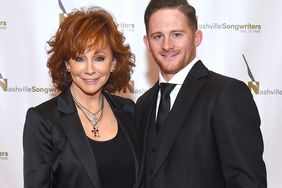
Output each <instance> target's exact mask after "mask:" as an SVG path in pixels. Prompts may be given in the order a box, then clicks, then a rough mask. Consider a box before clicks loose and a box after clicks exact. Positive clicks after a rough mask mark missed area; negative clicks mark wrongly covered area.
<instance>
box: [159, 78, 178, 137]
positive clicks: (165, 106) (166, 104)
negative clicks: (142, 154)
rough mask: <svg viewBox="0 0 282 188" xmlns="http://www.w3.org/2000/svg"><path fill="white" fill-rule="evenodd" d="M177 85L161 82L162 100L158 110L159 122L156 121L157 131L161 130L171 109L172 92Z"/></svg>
mask: <svg viewBox="0 0 282 188" xmlns="http://www.w3.org/2000/svg"><path fill="white" fill-rule="evenodd" d="M175 86H176V84H170V83H160V89H161V100H160V104H159V110H158V115H157V122H156V129H157V132H159V130H160V129H161V127H162V125H163V124H164V122H165V120H166V117H167V115H168V113H169V111H170V92H171V91H172V90H173V88H174V87H175Z"/></svg>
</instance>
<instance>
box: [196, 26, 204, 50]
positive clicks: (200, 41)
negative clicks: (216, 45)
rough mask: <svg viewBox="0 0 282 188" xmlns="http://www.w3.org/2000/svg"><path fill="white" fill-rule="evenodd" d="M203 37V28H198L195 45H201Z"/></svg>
mask: <svg viewBox="0 0 282 188" xmlns="http://www.w3.org/2000/svg"><path fill="white" fill-rule="evenodd" d="M202 39H203V32H202V31H201V30H197V31H196V32H195V41H194V42H195V46H196V47H198V46H200V44H201V43H202Z"/></svg>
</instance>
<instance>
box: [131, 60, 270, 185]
mask: <svg viewBox="0 0 282 188" xmlns="http://www.w3.org/2000/svg"><path fill="white" fill-rule="evenodd" d="M157 94H158V83H156V84H155V85H154V86H153V87H152V88H151V89H150V90H148V91H147V92H146V93H145V94H144V95H142V96H141V97H140V98H139V99H138V100H137V104H136V110H135V112H136V120H137V124H138V127H139V129H138V130H139V131H138V133H139V136H140V138H141V142H140V143H141V158H142V161H141V173H140V175H141V178H140V181H141V184H142V186H141V187H146V188H148V187H152V188H266V169H265V164H264V161H263V159H262V155H263V140H262V135H261V131H260V117H259V113H258V110H257V107H256V105H255V102H254V100H253V97H252V94H251V93H250V91H249V89H248V87H247V86H246V85H245V84H244V83H243V82H241V81H238V80H235V79H232V78H228V77H225V76H222V75H219V74H216V73H214V72H211V71H209V70H208V69H207V68H206V67H205V66H204V65H203V64H202V62H201V61H198V62H197V63H196V64H195V65H194V66H193V67H192V69H191V70H190V72H189V74H188V75H187V77H186V79H185V81H184V83H183V85H182V87H181V89H180V91H179V93H178V96H177V98H176V100H175V103H174V105H173V107H172V109H171V111H170V114H169V116H168V118H167V120H166V124H165V125H164V127H165V129H164V130H162V131H163V132H162V133H161V135H160V138H159V139H160V141H159V143H160V145H159V147H158V148H157V150H156V152H157V154H156V160H155V161H153V164H154V168H153V171H152V173H151V175H150V177H149V178H150V179H149V181H150V185H149V186H145V185H144V174H145V173H146V172H147V171H145V170H148V169H145V166H146V164H145V163H146V160H145V156H146V152H151V150H149V149H148V148H147V146H148V143H147V140H148V130H149V127H150V126H155V115H156V114H155V113H154V112H155V108H156V99H157ZM147 177H148V176H147Z"/></svg>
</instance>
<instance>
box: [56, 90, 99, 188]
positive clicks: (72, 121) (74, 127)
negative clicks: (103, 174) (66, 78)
mask: <svg viewBox="0 0 282 188" xmlns="http://www.w3.org/2000/svg"><path fill="white" fill-rule="evenodd" d="M58 110H60V111H61V112H63V113H65V115H64V116H63V118H61V119H60V120H59V123H60V125H61V126H62V128H63V130H64V131H65V133H66V135H67V138H68V140H69V141H70V143H71V145H72V146H73V149H74V152H75V153H76V155H77V157H78V158H79V159H80V161H81V163H82V165H83V166H84V168H85V170H86V172H87V173H88V175H89V177H90V179H91V181H92V183H93V185H94V187H95V188H101V183H100V180H99V173H98V169H97V166H96V159H95V156H94V154H93V152H92V149H91V146H90V144H89V142H88V140H87V137H86V135H85V132H84V130H83V127H82V125H81V122H80V119H79V117H78V114H77V112H76V108H75V105H74V103H73V99H72V96H71V93H70V90H67V91H65V92H63V93H62V94H61V95H60V96H59V97H58Z"/></svg>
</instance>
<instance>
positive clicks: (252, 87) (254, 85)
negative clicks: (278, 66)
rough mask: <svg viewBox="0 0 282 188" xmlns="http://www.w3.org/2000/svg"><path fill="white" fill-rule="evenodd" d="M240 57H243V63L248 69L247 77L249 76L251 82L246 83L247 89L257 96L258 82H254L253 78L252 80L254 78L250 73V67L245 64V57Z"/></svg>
mask: <svg viewBox="0 0 282 188" xmlns="http://www.w3.org/2000/svg"><path fill="white" fill-rule="evenodd" d="M242 56H243V59H244V61H245V64H246V66H247V69H248V75H249V77H250V78H251V80H252V81H250V82H248V87H249V89H250V90H251V91H254V92H255V94H259V82H258V81H256V80H255V78H254V76H253V73H252V71H251V69H250V67H249V64H248V62H247V60H246V57H245V55H244V54H243V55H242Z"/></svg>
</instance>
